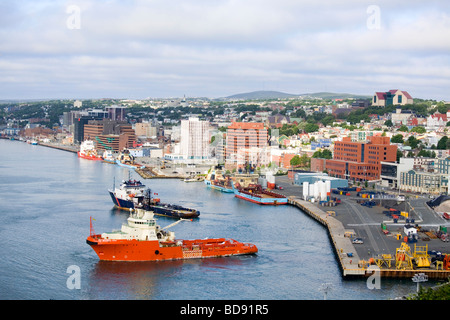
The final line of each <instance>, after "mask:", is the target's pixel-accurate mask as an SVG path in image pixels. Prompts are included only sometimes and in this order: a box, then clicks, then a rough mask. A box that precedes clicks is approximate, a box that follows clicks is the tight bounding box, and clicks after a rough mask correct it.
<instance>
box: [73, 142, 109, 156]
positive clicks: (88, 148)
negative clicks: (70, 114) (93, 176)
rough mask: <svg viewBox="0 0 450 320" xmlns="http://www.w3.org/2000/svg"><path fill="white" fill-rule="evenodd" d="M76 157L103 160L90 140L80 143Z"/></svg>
mask: <svg viewBox="0 0 450 320" xmlns="http://www.w3.org/2000/svg"><path fill="white" fill-rule="evenodd" d="M78 157H80V158H83V159H88V160H103V158H102V157H100V156H99V155H98V154H97V150H96V149H95V145H94V141H92V140H85V141H83V142H82V143H81V145H80V150H79V151H78Z"/></svg>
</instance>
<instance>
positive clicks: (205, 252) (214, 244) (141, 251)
mask: <svg viewBox="0 0 450 320" xmlns="http://www.w3.org/2000/svg"><path fill="white" fill-rule="evenodd" d="M184 220H185V219H180V220H178V221H177V222H175V223H172V224H171V225H169V226H167V227H165V228H160V226H158V225H157V224H156V220H155V219H154V214H153V212H152V211H144V210H142V209H136V212H135V213H132V214H130V217H129V218H128V219H127V223H126V224H123V225H122V228H121V230H120V231H115V232H108V233H103V234H95V233H94V229H93V227H92V220H91V232H90V235H89V237H88V238H87V239H86V243H87V244H88V245H90V246H91V247H92V249H93V250H94V251H95V252H96V253H97V255H98V257H99V258H100V260H106V261H159V260H177V259H194V258H212V257H223V256H234V255H246V254H255V253H257V252H258V248H257V247H256V246H255V245H253V244H250V243H242V242H238V241H236V240H233V239H226V238H217V239H198V240H177V239H175V234H174V232H171V231H167V230H166V229H168V228H170V227H173V226H174V225H176V224H177V223H179V222H181V221H184Z"/></svg>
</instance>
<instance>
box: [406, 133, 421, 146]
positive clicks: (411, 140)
mask: <svg viewBox="0 0 450 320" xmlns="http://www.w3.org/2000/svg"><path fill="white" fill-rule="evenodd" d="M419 143H420V141H419V140H417V139H416V137H414V136H410V137H409V138H408V140H406V144H407V145H409V146H410V147H411V148H412V149H415V148H417V146H418V145H419Z"/></svg>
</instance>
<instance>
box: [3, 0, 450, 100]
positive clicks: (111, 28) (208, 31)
mask: <svg viewBox="0 0 450 320" xmlns="http://www.w3.org/2000/svg"><path fill="white" fill-rule="evenodd" d="M377 2H378V3H377V4H375V5H376V6H377V8H378V9H379V17H378V18H379V21H378V22H379V28H376V29H375V30H371V29H369V28H368V27H367V21H368V19H369V18H370V17H371V13H368V10H367V9H368V7H369V6H370V5H373V1H357V0H344V1H339V2H336V1H331V0H322V1H295V0H285V1H276V2H274V1H269V0H247V1H243V0H219V1H207V0H198V1H162V0H152V1H144V0H134V1H133V0H123V1H119V0H109V1H94V0H74V1H51V0H48V1H38V2H37V1H21V2H18V1H3V2H2V3H1V4H0V9H1V10H0V73H1V77H0V98H21V97H24V96H25V97H30V98H38V97H41V96H42V95H45V97H64V95H66V96H67V95H68V96H70V97H88V96H92V97H104V96H108V97H112V96H118V97H129V98H133V97H135V98H142V97H147V96H165V95H170V96H181V95H183V94H187V95H191V96H213V97H214V96H224V95H229V94H233V93H236V92H243V91H247V90H259V89H267V90H272V89H276V90H280V91H286V92H292V93H302V92H312V91H325V90H328V91H333V90H335V91H342V92H354V93H362V94H372V93H373V92H374V91H379V90H388V89H390V88H399V89H403V90H408V91H409V92H410V93H411V94H412V95H413V96H414V95H416V96H419V95H420V96H421V97H423V98H427V97H428V96H427V95H429V94H430V93H431V92H433V93H432V96H429V97H428V98H436V99H447V100H450V96H448V95H449V93H448V92H447V88H448V87H450V80H448V79H450V78H449V77H448V76H449V74H450V61H449V56H448V52H449V50H450V42H449V41H448V40H447V39H449V38H450V17H449V13H448V12H449V10H448V9H449V4H447V3H446V2H442V1H428V2H426V3H424V2H423V1H398V2H395V3H391V2H389V1H377ZM69 5H75V6H78V8H80V16H79V21H80V25H79V27H80V28H79V29H70V28H68V26H67V21H68V19H69V18H71V13H68V12H67V8H68V6H69ZM72 14H73V13H72ZM431 83H432V84H435V85H436V87H433V88H432V90H429V89H430V88H429V87H430V86H429V85H428V84H431ZM421 84H422V85H421Z"/></svg>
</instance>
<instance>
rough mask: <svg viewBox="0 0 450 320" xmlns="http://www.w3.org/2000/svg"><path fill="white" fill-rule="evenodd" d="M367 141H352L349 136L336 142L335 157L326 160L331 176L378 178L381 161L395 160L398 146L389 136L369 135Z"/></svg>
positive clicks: (356, 178)
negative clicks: (392, 143)
mask: <svg viewBox="0 0 450 320" xmlns="http://www.w3.org/2000/svg"><path fill="white" fill-rule="evenodd" d="M368 139H369V140H368V141H366V142H352V141H351V139H350V138H349V137H345V138H343V139H342V141H336V142H335V144H334V157H333V159H332V160H327V161H326V170H327V171H328V174H329V175H330V176H334V177H338V178H343V179H350V180H355V181H366V180H378V179H380V174H381V161H385V162H395V161H396V160H397V146H396V145H391V144H390V139H389V137H375V136H372V137H368Z"/></svg>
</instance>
